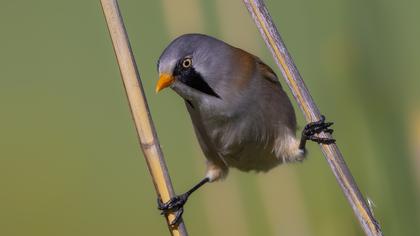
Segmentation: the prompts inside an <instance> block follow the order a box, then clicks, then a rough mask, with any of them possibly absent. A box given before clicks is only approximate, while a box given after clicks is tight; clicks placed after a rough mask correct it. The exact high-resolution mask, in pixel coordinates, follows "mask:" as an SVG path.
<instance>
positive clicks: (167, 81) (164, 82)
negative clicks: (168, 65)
mask: <svg viewBox="0 0 420 236" xmlns="http://www.w3.org/2000/svg"><path fill="white" fill-rule="evenodd" d="M173 82H174V77H173V76H172V75H170V74H166V73H163V74H161V75H160V76H159V81H158V82H157V84H156V89H155V91H156V93H158V92H159V91H160V90H162V89H164V88H166V87H168V86H170V85H171V84H172V83H173Z"/></svg>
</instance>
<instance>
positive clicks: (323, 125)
mask: <svg viewBox="0 0 420 236" xmlns="http://www.w3.org/2000/svg"><path fill="white" fill-rule="evenodd" d="M333 124H334V123H333V122H325V116H323V115H321V119H320V120H319V121H315V122H311V123H309V124H307V125H306V126H305V128H304V129H303V131H302V136H303V137H304V138H305V139H306V140H311V141H314V142H316V143H322V144H331V143H335V139H333V138H321V137H318V136H316V134H319V133H322V132H324V133H329V134H332V133H333V132H334V130H333V129H331V128H330V126H331V125H333Z"/></svg>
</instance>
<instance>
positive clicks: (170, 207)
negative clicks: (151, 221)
mask: <svg viewBox="0 0 420 236" xmlns="http://www.w3.org/2000/svg"><path fill="white" fill-rule="evenodd" d="M187 199H188V195H187V194H185V193H184V194H181V195H178V196H175V197H173V198H171V199H170V200H169V201H168V202H166V203H163V202H162V199H161V198H158V209H159V210H160V211H161V215H163V214H168V213H175V219H174V220H172V222H170V223H169V225H170V226H172V227H173V226H176V225H178V223H179V221H180V220H181V217H182V214H183V213H184V208H183V207H184V204H185V203H186V202H187Z"/></svg>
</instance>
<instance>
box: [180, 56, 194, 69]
mask: <svg viewBox="0 0 420 236" xmlns="http://www.w3.org/2000/svg"><path fill="white" fill-rule="evenodd" d="M191 66H192V59H191V58H185V59H184V60H183V61H182V67H184V68H189V67H191Z"/></svg>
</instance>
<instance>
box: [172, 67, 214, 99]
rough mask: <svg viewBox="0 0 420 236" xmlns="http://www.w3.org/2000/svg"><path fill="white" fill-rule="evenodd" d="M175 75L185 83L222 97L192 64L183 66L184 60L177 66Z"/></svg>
mask: <svg viewBox="0 0 420 236" xmlns="http://www.w3.org/2000/svg"><path fill="white" fill-rule="evenodd" d="M173 75H174V76H175V77H176V78H178V79H179V80H180V81H181V82H183V83H184V84H186V85H188V86H190V87H191V88H194V89H196V90H198V91H200V92H202V93H205V94H207V95H210V96H214V97H217V98H220V96H219V95H218V94H217V93H216V92H215V91H214V90H213V89H212V88H211V87H210V86H209V84H207V82H206V81H205V80H204V79H203V77H202V76H201V75H200V73H198V72H197V71H196V70H195V69H194V68H193V67H192V66H191V67H189V68H184V67H182V60H181V61H180V62H179V63H178V64H177V65H176V66H175V69H174V72H173Z"/></svg>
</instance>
